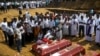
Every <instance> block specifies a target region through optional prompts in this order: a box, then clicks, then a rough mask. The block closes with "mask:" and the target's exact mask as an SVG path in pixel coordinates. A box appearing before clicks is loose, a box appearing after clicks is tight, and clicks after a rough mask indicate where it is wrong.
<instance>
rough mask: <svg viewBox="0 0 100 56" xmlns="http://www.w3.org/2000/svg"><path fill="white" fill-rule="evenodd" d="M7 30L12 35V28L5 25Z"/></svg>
mask: <svg viewBox="0 0 100 56" xmlns="http://www.w3.org/2000/svg"><path fill="white" fill-rule="evenodd" d="M7 32H8V34H9V35H14V30H13V28H12V27H7Z"/></svg>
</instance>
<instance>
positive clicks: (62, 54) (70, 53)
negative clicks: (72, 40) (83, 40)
mask: <svg viewBox="0 0 100 56" xmlns="http://www.w3.org/2000/svg"><path fill="white" fill-rule="evenodd" d="M84 54H85V49H84V48H83V47H82V46H80V45H78V44H73V45H72V46H69V47H66V48H64V49H62V50H60V51H58V52H56V53H54V54H51V55H50V56H80V55H84Z"/></svg>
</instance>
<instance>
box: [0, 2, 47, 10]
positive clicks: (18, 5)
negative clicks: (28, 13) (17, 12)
mask: <svg viewBox="0 0 100 56" xmlns="http://www.w3.org/2000/svg"><path fill="white" fill-rule="evenodd" d="M45 6H46V2H45V1H42V0H40V1H21V2H0V10H1V11H4V12H7V11H8V10H9V9H11V8H13V9H18V8H22V9H25V8H26V9H29V8H39V7H45Z"/></svg>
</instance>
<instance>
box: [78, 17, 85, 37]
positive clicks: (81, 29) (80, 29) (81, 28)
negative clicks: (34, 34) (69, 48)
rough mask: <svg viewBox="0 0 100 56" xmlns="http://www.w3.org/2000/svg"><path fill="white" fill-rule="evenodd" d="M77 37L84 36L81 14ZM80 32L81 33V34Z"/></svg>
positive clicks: (83, 23) (83, 21) (83, 22)
mask: <svg viewBox="0 0 100 56" xmlns="http://www.w3.org/2000/svg"><path fill="white" fill-rule="evenodd" d="M78 22H79V32H78V33H79V37H84V25H85V20H84V18H83V16H81V18H80V19H79V21H78ZM81 32H82V35H81Z"/></svg>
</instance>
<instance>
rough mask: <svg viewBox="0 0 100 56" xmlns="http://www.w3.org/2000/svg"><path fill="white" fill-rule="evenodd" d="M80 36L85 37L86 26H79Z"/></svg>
mask: <svg viewBox="0 0 100 56" xmlns="http://www.w3.org/2000/svg"><path fill="white" fill-rule="evenodd" d="M81 31H82V35H81ZM79 37H84V26H81V25H80V26H79Z"/></svg>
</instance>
